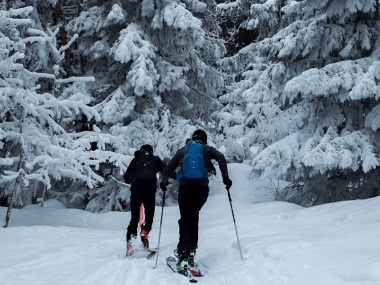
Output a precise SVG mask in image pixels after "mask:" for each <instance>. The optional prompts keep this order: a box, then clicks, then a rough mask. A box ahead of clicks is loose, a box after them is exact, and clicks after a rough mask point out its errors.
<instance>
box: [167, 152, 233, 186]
mask: <svg viewBox="0 0 380 285" xmlns="http://www.w3.org/2000/svg"><path fill="white" fill-rule="evenodd" d="M184 153H185V147H182V148H180V149H179V150H178V151H177V153H176V154H175V155H174V156H173V158H172V159H171V160H170V161H169V164H168V166H167V167H166V168H165V169H164V171H163V172H162V180H161V182H163V183H166V182H168V180H169V178H172V173H173V172H174V171H175V169H176V168H177V167H178V166H179V164H180V161H181V160H182V159H183V154H184ZM203 154H204V161H205V166H206V169H207V170H208V171H209V170H210V169H211V167H210V164H211V159H215V160H216V161H217V162H218V164H219V169H220V171H221V172H222V176H223V177H228V169H227V162H226V158H225V157H224V155H223V154H222V153H221V152H220V151H218V150H216V149H215V148H213V147H211V146H208V145H206V146H205V148H204V150H203ZM206 175H207V173H206ZM180 185H204V186H208V179H207V178H199V179H186V178H185V177H183V178H181V180H180Z"/></svg>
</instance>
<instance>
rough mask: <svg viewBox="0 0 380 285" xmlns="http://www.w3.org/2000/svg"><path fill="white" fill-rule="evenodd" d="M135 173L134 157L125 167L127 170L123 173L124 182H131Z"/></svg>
mask: <svg viewBox="0 0 380 285" xmlns="http://www.w3.org/2000/svg"><path fill="white" fill-rule="evenodd" d="M135 174H136V158H133V159H132V161H131V163H130V164H129V166H128V168H127V171H126V172H125V173H124V181H125V183H127V184H131V183H132V181H133V180H134V179H135Z"/></svg>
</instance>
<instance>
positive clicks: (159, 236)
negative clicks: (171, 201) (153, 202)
mask: <svg viewBox="0 0 380 285" xmlns="http://www.w3.org/2000/svg"><path fill="white" fill-rule="evenodd" d="M165 194H166V190H165V191H164V195H163V198H162V210H161V221H160V229H159V231H158V245H157V253H156V266H155V267H154V268H156V267H157V262H158V254H159V252H160V240H161V229H162V217H163V216H164V206H165Z"/></svg>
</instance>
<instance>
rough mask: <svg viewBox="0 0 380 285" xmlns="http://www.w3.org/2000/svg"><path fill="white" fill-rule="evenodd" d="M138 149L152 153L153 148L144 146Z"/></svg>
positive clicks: (147, 145) (148, 145)
mask: <svg viewBox="0 0 380 285" xmlns="http://www.w3.org/2000/svg"><path fill="white" fill-rule="evenodd" d="M140 149H141V150H145V151H150V152H151V153H153V147H152V146H151V145H150V144H144V145H142V146H141V147H140Z"/></svg>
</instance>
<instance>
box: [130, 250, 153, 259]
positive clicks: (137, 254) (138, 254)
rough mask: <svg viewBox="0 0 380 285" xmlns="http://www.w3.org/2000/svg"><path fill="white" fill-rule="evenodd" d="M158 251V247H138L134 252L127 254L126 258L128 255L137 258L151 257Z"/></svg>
mask: <svg viewBox="0 0 380 285" xmlns="http://www.w3.org/2000/svg"><path fill="white" fill-rule="evenodd" d="M156 252H157V248H137V249H134V250H133V252H132V253H131V254H129V255H128V254H126V256H125V257H126V258H127V257H135V258H142V257H145V258H148V259H149V258H151V257H152V256H154V255H155V254H156Z"/></svg>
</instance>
